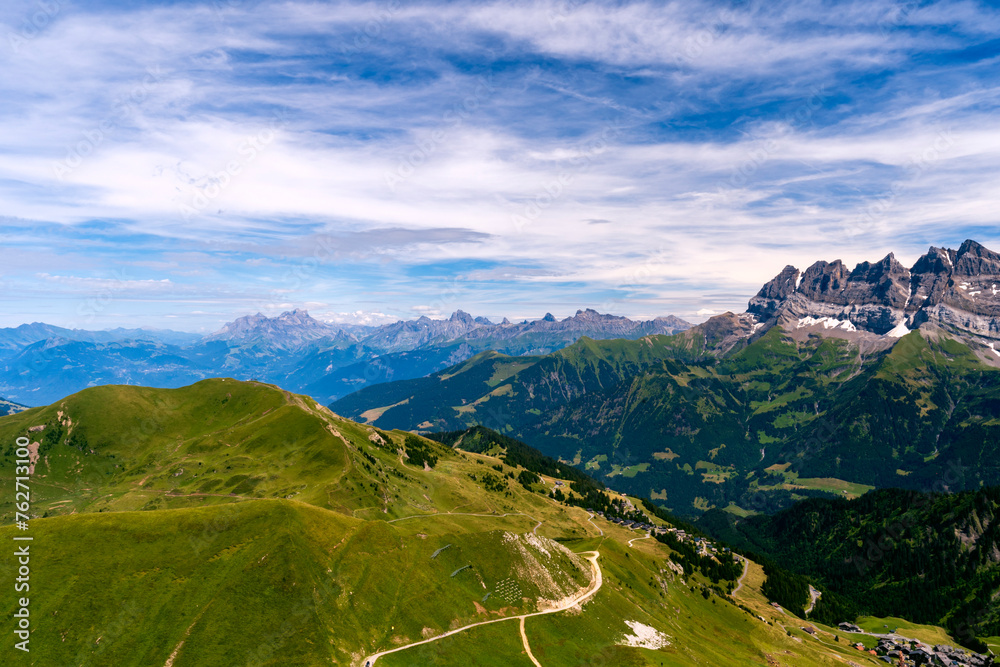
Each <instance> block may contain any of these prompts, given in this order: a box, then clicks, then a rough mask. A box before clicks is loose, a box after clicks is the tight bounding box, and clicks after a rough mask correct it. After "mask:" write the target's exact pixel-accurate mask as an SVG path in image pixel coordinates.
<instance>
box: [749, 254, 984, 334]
mask: <svg viewBox="0 0 1000 667" xmlns="http://www.w3.org/2000/svg"><path fill="white" fill-rule="evenodd" d="M747 312H749V313H752V314H754V315H755V316H756V317H757V318H758V319H759V320H761V321H768V322H769V323H770V324H782V325H783V326H786V327H787V326H792V327H793V328H794V327H796V326H801V323H802V322H807V323H811V322H813V321H815V320H816V319H818V318H832V319H835V320H847V321H849V322H850V323H851V324H852V325H853V326H854V327H856V328H857V329H859V330H863V331H867V332H870V333H875V334H880V335H884V334H889V333H891V334H892V335H894V336H895V335H902V334H903V333H905V331H906V329H913V328H916V327H919V326H920V325H921V324H924V323H925V322H933V323H935V324H938V325H941V326H943V327H945V328H947V329H959V330H961V331H962V332H966V333H969V334H972V335H974V336H977V337H985V338H991V339H1000V254H998V253H995V252H993V251H991V250H988V249H987V248H984V247H983V246H982V245H980V244H979V243H976V242H975V241H966V242H965V243H963V244H962V246H961V247H960V248H959V249H958V250H957V251H956V250H951V249H945V248H934V247H932V248H930V250H928V251H927V253H926V254H925V255H923V256H922V257H920V259H918V260H917V261H916V263H915V264H914V265H913V267H912V268H909V269H907V268H906V267H905V266H903V265H902V264H900V263H899V261H897V260H896V258H895V257H894V256H893V255H892V254H891V253H890V254H889V255H887V256H886V257H885V258H884V259H882V260H881V261H880V262H876V263H871V262H862V263H861V264H858V265H857V266H856V267H855V268H854V270H853V271H849V270H848V269H847V267H846V266H844V264H843V262H841V261H840V260H836V261H834V262H816V263H815V264H813V265H812V266H810V267H809V268H808V269H806V270H805V272H804V273H802V274H801V278H800V277H799V271H798V269H796V268H795V267H793V266H786V267H785V268H784V269H782V271H781V273H779V274H778V275H777V276H776V277H775V278H774V279H773V280H771V281H770V282H768V283H767V284H765V285H764V287H762V288H761V290H760V292H758V293H757V295H756V296H755V297H753V298H752V299H750V303H749V305H748V307H747ZM807 318H812V319H807ZM901 325H902V326H905V328H902V327H901Z"/></svg>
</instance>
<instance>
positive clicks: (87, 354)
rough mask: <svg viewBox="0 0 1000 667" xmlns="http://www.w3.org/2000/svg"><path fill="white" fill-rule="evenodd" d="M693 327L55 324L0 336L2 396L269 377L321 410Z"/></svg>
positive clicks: (584, 318)
mask: <svg viewBox="0 0 1000 667" xmlns="http://www.w3.org/2000/svg"><path fill="white" fill-rule="evenodd" d="M689 326H690V325H689V324H687V323H686V322H684V321H683V320H680V319H678V318H675V317H666V318H657V319H654V320H650V321H646V322H635V321H632V320H629V319H628V318H624V317H616V316H612V315H601V314H599V313H597V312H595V311H593V310H589V309H588V310H585V311H579V312H577V314H576V315H574V316H573V317H568V318H564V319H563V320H556V319H555V318H552V317H551V316H549V317H547V318H543V319H541V320H536V321H531V322H529V321H524V322H521V323H518V324H513V323H510V322H508V321H506V320H505V321H504V322H501V323H499V324H497V323H493V322H490V321H489V320H488V319H486V318H483V317H472V316H471V315H469V314H468V313H465V312H463V311H461V310H459V311H457V312H455V313H454V314H453V315H452V316H451V317H450V318H448V319H443V320H434V319H431V318H428V317H421V318H418V319H416V320H411V321H400V322H394V323H391V324H387V325H383V326H377V327H375V326H361V325H347V324H329V323H326V322H321V321H319V320H316V319H315V318H313V317H311V316H310V315H309V313H308V312H306V311H304V310H293V311H289V312H285V313H282V314H281V315H279V316H277V317H267V316H265V315H262V314H260V313H257V314H256V315H247V316H245V317H240V318H238V319H236V320H235V321H233V322H230V323H228V324H226V325H225V326H224V327H222V328H221V329H220V330H219V331H216V332H214V333H212V334H210V335H208V336H199V335H196V334H184V333H179V332H174V331H156V330H147V329H115V330H109V331H82V330H75V329H74V330H70V329H64V328H60V327H55V326H51V325H47V324H39V323H35V324H30V325H22V326H20V327H15V328H11V329H3V330H0V395H7V396H8V397H9V398H11V399H12V400H15V401H21V402H24V403H26V404H29V405H42V404H46V403H50V402H52V401H55V400H58V399H59V398H61V397H62V396H65V395H66V394H68V393H72V392H74V391H79V390H80V389H83V388H85V387H88V386H94V385H101V384H142V385H147V386H155V387H180V386H184V385H187V384H190V383H192V382H196V381H197V380H200V379H203V378H205V377H214V376H228V377H234V378H237V379H261V380H267V381H270V382H276V383H278V384H280V385H281V386H282V387H287V388H288V389H291V390H294V391H299V392H305V393H309V394H310V395H312V396H314V397H316V398H317V399H318V400H321V401H323V402H329V401H331V400H335V399H337V398H339V397H341V396H344V395H346V394H349V393H351V392H353V391H356V390H358V389H361V388H363V387H366V386H369V385H371V384H377V383H380V382H386V381H390V380H400V379H409V378H414V377H422V376H425V375H428V374H430V373H433V372H435V371H438V370H441V369H443V368H447V367H448V366H451V365H454V364H456V363H459V362H461V361H464V360H466V359H468V358H469V357H472V356H473V355H475V354H477V353H478V352H481V351H484V350H488V349H499V350H503V351H506V352H510V353H512V354H524V353H529V352H530V353H541V354H544V353H549V352H552V351H554V350H558V349H561V348H562V347H565V346H566V345H569V344H571V343H573V342H574V341H576V340H577V339H578V338H580V337H581V336H591V337H596V338H614V337H633V338H635V337H639V336H642V335H646V334H648V333H668V332H673V331H679V330H683V329H685V328H687V327H689Z"/></svg>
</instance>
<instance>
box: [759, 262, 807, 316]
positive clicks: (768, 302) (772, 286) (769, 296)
mask: <svg viewBox="0 0 1000 667" xmlns="http://www.w3.org/2000/svg"><path fill="white" fill-rule="evenodd" d="M798 281H799V270H798V269H796V268H795V267H794V266H792V265H788V266H786V267H785V268H783V269H782V270H781V273H779V274H778V275H776V276H775V277H774V278H773V279H772V280H771V282H769V283H766V284H765V285H764V286H763V287H761V288H760V291H759V292H757V296H755V297H753V298H752V299H750V306H749V307H748V308H747V312H748V313H753V314H754V315H757V316H759V317H760V318H761V319H764V320H766V319H768V318H770V317H771V316H773V315H774V313H775V312H776V311H777V310H778V308H779V307H780V306H781V304H782V303H783V302H784V301H785V299H787V298H788V297H790V296H791V295H792V294H793V293H794V292H795V289H796V288H797V287H798V284H799V282H798Z"/></svg>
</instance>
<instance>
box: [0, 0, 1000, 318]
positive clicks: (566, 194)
mask: <svg viewBox="0 0 1000 667" xmlns="http://www.w3.org/2000/svg"><path fill="white" fill-rule="evenodd" d="M998 34H1000V10H998V9H997V8H996V7H995V6H990V5H989V4H987V3H977V2H936V3H934V2H878V1H876V2H871V1H866V2H854V3H852V2H808V1H806V2H766V3H765V2H752V1H748V2H694V1H687V2H674V3H630V2H576V1H575V0H566V1H553V2H544V1H539V2H521V3H518V2H513V3H512V2H499V3H486V2H475V3H468V2H437V3H434V2H427V3H423V2H415V3H411V2H406V3H403V2H398V1H396V0H388V1H386V2H375V3H302V2H252V1H249V0H209V1H206V2H198V3H187V2H138V1H137V2H125V1H120V2H103V3H102V2H86V3H74V2H64V1H60V0H34V1H32V2H22V1H19V0H15V1H11V2H6V3H4V4H3V7H2V8H0V99H2V100H3V102H4V103H3V104H2V105H0V243H2V245H0V247H2V253H3V256H2V260H3V261H2V263H0V294H2V295H3V296H2V298H3V309H2V314H0V326H15V325H17V324H20V323H22V322H30V321H46V322H51V323H54V324H59V325H63V326H76V327H82V328H105V327H116V326H141V325H145V326H155V327H166V328H174V329H181V330H191V331H211V330H214V329H217V328H218V327H219V325H220V324H221V323H223V322H225V321H228V320H231V319H233V318H235V317H237V316H240V315H243V314H246V313H249V312H257V311H261V312H265V313H268V314H276V313H278V312H280V311H282V310H285V309H288V308H292V307H305V308H308V309H309V310H310V312H311V313H313V314H314V315H316V316H319V317H322V318H325V319H329V320H335V321H363V322H381V321H386V320H392V319H398V318H412V317H416V316H418V315H421V314H428V315H431V316H442V315H447V314H448V313H450V312H452V311H453V310H455V309H457V308H462V309H464V310H466V311H468V312H471V313H473V314H476V315H486V316H490V317H494V318H498V319H499V318H501V317H503V316H508V317H510V318H511V319H519V318H534V317H540V316H541V315H543V314H544V313H545V312H547V311H551V312H552V313H553V314H555V315H557V316H560V317H561V316H566V315H570V314H572V313H573V312H575V311H576V309H577V308H585V307H594V308H597V309H598V310H601V311H602V312H613V313H616V314H622V315H629V316H636V317H652V316H655V315H665V314H669V313H673V314H676V315H679V316H681V317H685V318H687V319H690V320H694V321H700V320H703V319H705V318H706V317H707V316H709V315H710V314H712V313H718V312H723V311H725V310H742V309H743V308H744V307H745V304H746V300H747V298H748V297H750V296H751V295H752V294H753V293H754V292H755V291H756V290H757V289H758V288H759V286H760V285H761V284H762V283H763V282H764V281H766V280H768V279H770V278H771V277H772V276H773V275H775V274H776V273H777V272H778V271H779V270H780V269H781V267H783V266H784V265H785V264H789V263H791V264H795V265H796V266H799V267H800V268H804V267H805V266H807V265H809V264H810V263H812V262H813V261H815V260H818V259H826V260H832V259H836V258H840V259H843V260H844V261H845V262H848V263H855V262H858V261H862V260H865V259H869V260H875V259H879V258H881V257H882V256H884V255H885V254H886V253H887V252H890V251H893V252H895V253H896V255H897V257H899V258H900V259H901V260H902V261H904V262H905V263H909V262H912V261H913V260H914V259H915V258H916V257H917V256H918V255H919V254H920V253H922V252H923V251H925V250H926V248H927V246H929V245H932V244H933V245H939V246H940V245H944V246H950V247H957V246H958V244H960V243H961V242H962V240H964V239H965V238H970V237H971V238H975V239H977V240H979V241H981V242H983V243H984V244H986V245H987V246H990V247H993V248H995V249H1000V225H998V222H1000V205H998V204H1000V201H998V199H1000V195H998V191H1000V189H998V187H997V185H998V184H997V174H998V173H1000V113H997V111H998V108H997V107H998V102H1000V76H998V74H997V73H998V71H1000V70H998V64H1000V63H998V60H1000V40H998V39H997V38H996V35H998Z"/></svg>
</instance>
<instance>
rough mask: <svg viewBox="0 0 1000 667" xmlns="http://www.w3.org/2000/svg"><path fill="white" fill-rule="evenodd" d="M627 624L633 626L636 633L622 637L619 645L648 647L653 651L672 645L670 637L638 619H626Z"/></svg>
mask: <svg viewBox="0 0 1000 667" xmlns="http://www.w3.org/2000/svg"><path fill="white" fill-rule="evenodd" d="M625 624H626V625H627V626H628V627H630V628H632V632H634V633H635V634H633V635H625V636H624V637H622V640H621V641H620V642H618V645H619V646H631V647H633V648H648V649H651V650H653V651H655V650H657V649H661V648H663V647H664V646H670V638H669V637H667V636H666V635H665V634H663V633H662V632H660V631H659V630H657V629H656V628H651V627H649V626H648V625H645V624H643V623H640V622H638V621H625Z"/></svg>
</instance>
